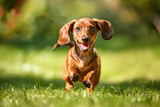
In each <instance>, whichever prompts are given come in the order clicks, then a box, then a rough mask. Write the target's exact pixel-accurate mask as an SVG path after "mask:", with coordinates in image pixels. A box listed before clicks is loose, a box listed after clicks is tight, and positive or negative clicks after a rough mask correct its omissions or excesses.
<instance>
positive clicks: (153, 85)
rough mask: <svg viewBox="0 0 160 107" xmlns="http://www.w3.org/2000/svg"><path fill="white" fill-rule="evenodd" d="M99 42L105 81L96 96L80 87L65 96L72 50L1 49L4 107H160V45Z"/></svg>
mask: <svg viewBox="0 0 160 107" xmlns="http://www.w3.org/2000/svg"><path fill="white" fill-rule="evenodd" d="M99 41H101V40H99V39H98V40H97V42H96V44H95V47H96V49H97V51H98V52H99V54H100V57H101V62H102V66H101V68H102V69H101V79H100V83H99V84H98V85H97V86H96V88H95V91H94V92H91V93H88V92H86V89H85V87H84V86H83V85H82V84H81V83H76V84H75V88H74V89H73V90H72V91H71V92H70V93H68V92H66V91H65V90H64V86H65V82H64V81H63V80H62V70H63V62H64V59H65V56H66V54H67V51H68V49H69V48H64V47H60V48H59V49H57V50H56V51H55V52H52V46H45V47H43V48H37V46H34V45H28V44H26V45H25V44H22V43H19V44H16V43H7V42H2V43H0V50H1V51H0V106H2V107H9V106H36V107H37V106H39V107H41V106H46V107H50V106H51V107H53V106H58V107H59V106H68V107H69V106H71V107H73V106H76V107H77V106H78V107H81V106H83V107H84V106H88V107H91V106H92V107H106V106H108V107H123V106H126V107H129V106H133V107H135V106H138V107H160V43H159V41H158V40H157V41H156V40H154V41H143V42H141V41H136V42H135V41H133V40H132V39H126V37H121V38H118V37H116V38H114V39H113V40H111V41H107V42H103V43H102V44H100V42H99Z"/></svg>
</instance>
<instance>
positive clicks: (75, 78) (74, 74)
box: [68, 65, 79, 82]
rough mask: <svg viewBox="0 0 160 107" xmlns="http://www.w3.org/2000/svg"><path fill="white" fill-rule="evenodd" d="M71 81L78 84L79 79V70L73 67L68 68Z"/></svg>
mask: <svg viewBox="0 0 160 107" xmlns="http://www.w3.org/2000/svg"><path fill="white" fill-rule="evenodd" d="M68 70H69V73H70V78H71V81H73V82H77V81H78V79H79V72H78V69H76V68H75V67H74V66H73V65H72V66H69V67H68Z"/></svg>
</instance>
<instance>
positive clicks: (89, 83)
mask: <svg viewBox="0 0 160 107" xmlns="http://www.w3.org/2000/svg"><path fill="white" fill-rule="evenodd" d="M97 74H98V71H97V70H92V71H90V72H88V73H87V75H86V76H85V78H84V80H83V84H84V86H85V87H87V91H93V90H94V86H95V85H96V84H97V83H98V81H99V77H97ZM96 79H97V80H98V81H97V80H96Z"/></svg>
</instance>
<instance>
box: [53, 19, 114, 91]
mask: <svg viewBox="0 0 160 107" xmlns="http://www.w3.org/2000/svg"><path fill="white" fill-rule="evenodd" d="M98 31H101V35H102V38H103V39H105V40H109V39H111V38H112V37H113V29H112V24H111V23H110V22H109V21H107V20H100V19H96V18H93V19H90V18H81V19H79V20H73V21H71V22H69V23H67V24H65V25H64V26H63V27H62V28H61V30H60V34H59V39H58V43H56V44H55V45H54V46H53V50H55V49H56V48H57V47H59V46H60V45H65V46H69V47H71V49H70V50H69V52H68V54H67V56H66V58H65V62H64V65H63V79H64V81H66V86H65V89H66V90H67V91H70V90H71V88H73V87H74V82H77V81H79V82H82V83H83V85H84V86H85V87H86V88H87V91H93V90H94V87H95V86H96V85H97V84H98V82H99V79H100V73H101V72H100V69H101V61H100V56H99V55H98V53H97V51H96V49H95V48H94V43H95V40H96V38H97V33H98ZM70 32H72V34H73V39H74V41H75V42H74V43H72V42H71V39H70Z"/></svg>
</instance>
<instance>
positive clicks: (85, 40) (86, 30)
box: [58, 18, 113, 52]
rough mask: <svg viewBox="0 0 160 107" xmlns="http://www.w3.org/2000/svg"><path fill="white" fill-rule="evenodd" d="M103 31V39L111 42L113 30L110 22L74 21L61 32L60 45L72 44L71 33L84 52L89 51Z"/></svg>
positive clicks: (97, 20) (85, 19)
mask: <svg viewBox="0 0 160 107" xmlns="http://www.w3.org/2000/svg"><path fill="white" fill-rule="evenodd" d="M99 30H101V34H102V37H103V39H105V40H109V39H111V38H112V36H113V29H112V25H111V23H110V22H108V21H106V20H99V19H89V18H82V19H79V20H73V21H71V22H69V23H67V24H66V25H64V26H63V27H62V28H61V30H60V35H59V40H58V44H60V45H67V44H69V43H70V32H72V33H73V38H74V40H75V42H76V44H77V45H78V47H79V49H80V50H82V51H84V52H85V51H87V50H89V49H90V47H91V46H93V45H94V42H95V40H96V38H97V33H98V31H99Z"/></svg>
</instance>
